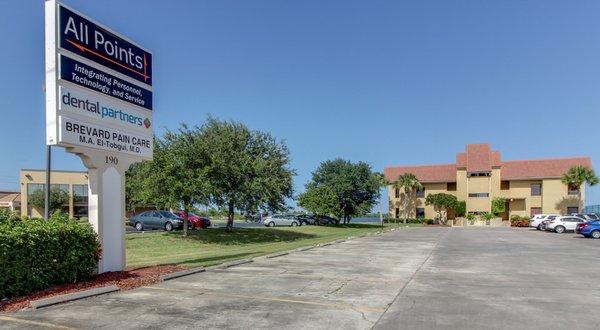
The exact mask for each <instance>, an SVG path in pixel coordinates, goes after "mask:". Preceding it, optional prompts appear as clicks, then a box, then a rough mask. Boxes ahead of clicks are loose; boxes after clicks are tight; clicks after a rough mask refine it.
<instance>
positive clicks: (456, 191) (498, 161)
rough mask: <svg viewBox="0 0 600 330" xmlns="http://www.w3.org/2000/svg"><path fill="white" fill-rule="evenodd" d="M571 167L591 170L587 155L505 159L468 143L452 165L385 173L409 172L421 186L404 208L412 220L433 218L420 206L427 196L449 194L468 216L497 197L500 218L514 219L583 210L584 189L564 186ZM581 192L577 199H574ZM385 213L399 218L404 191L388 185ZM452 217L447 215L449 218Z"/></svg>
mask: <svg viewBox="0 0 600 330" xmlns="http://www.w3.org/2000/svg"><path fill="white" fill-rule="evenodd" d="M574 165H584V166H587V167H589V168H592V162H591V160H590V158H588V157H573V158H556V159H540V160H512V161H504V160H502V158H501V154H500V152H498V151H492V150H491V148H490V145H489V144H469V145H467V147H466V150H465V152H461V153H458V154H457V155H456V162H455V163H452V164H440V165H425V166H394V167H387V168H385V170H384V173H385V177H386V178H387V180H388V181H390V182H393V181H395V180H396V179H398V176H399V175H401V174H403V173H413V174H414V175H416V176H417V178H418V179H419V181H420V182H421V183H422V184H423V189H422V190H420V191H418V192H416V197H415V198H412V199H410V200H412V201H414V202H413V203H412V205H411V206H410V209H409V212H408V213H409V214H410V216H411V217H425V218H428V219H433V218H434V217H435V214H436V212H435V211H434V209H433V206H429V205H425V197H426V196H427V195H428V194H435V193H448V194H452V195H455V196H456V197H457V199H458V200H459V201H466V204H467V212H471V213H476V214H480V213H484V212H490V211H491V202H492V200H493V199H494V198H497V197H501V198H504V199H505V200H506V208H505V209H506V210H507V211H506V212H504V214H502V218H503V219H504V220H508V219H509V218H510V217H511V216H513V215H519V216H531V215H534V214H539V213H557V214H569V213H576V212H579V211H580V210H581V211H583V210H582V208H583V201H585V185H583V186H582V187H567V185H565V184H563V183H562V182H561V176H562V175H563V174H564V173H565V172H566V171H568V170H569V168H571V167H572V166H574ZM579 189H581V196H582V198H581V199H582V201H580V200H579V199H578V196H579ZM388 196H389V205H390V215H392V216H396V217H401V216H402V214H403V212H402V205H403V203H402V199H403V198H404V197H405V196H404V192H403V191H397V190H396V189H394V188H393V186H389V187H388ZM453 218H454V214H453V213H452V212H449V214H448V219H453Z"/></svg>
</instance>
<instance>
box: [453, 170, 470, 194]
mask: <svg viewBox="0 0 600 330" xmlns="http://www.w3.org/2000/svg"><path fill="white" fill-rule="evenodd" d="M467 189H468V184H467V171H466V170H457V171H456V198H457V199H458V200H459V201H466V200H467V196H468V190H467Z"/></svg>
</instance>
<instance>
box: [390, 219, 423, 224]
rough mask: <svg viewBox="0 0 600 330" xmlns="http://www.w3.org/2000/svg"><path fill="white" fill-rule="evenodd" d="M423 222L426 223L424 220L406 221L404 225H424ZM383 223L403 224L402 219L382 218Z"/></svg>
mask: <svg viewBox="0 0 600 330" xmlns="http://www.w3.org/2000/svg"><path fill="white" fill-rule="evenodd" d="M425 221H426V219H424V218H417V219H415V218H412V219H406V223H424V222H425ZM383 222H384V223H404V219H403V218H384V219H383Z"/></svg>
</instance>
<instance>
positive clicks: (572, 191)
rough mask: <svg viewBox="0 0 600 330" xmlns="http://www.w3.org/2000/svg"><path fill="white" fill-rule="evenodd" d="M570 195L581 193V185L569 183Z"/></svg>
mask: <svg viewBox="0 0 600 330" xmlns="http://www.w3.org/2000/svg"><path fill="white" fill-rule="evenodd" d="M569 195H579V187H577V186H573V185H569Z"/></svg>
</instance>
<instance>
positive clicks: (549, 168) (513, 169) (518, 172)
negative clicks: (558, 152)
mask: <svg viewBox="0 0 600 330" xmlns="http://www.w3.org/2000/svg"><path fill="white" fill-rule="evenodd" d="M575 165H583V166H587V167H589V168H592V161H591V160H590V158H588V157H575V158H557V159H540V160H513V161H507V162H502V170H501V172H500V176H501V178H502V180H515V179H527V178H558V177H561V176H562V175H563V174H564V173H565V172H566V171H568V170H569V168H571V167H572V166H575Z"/></svg>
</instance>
